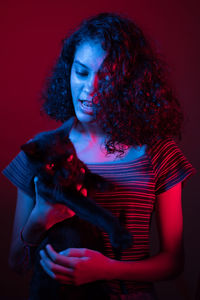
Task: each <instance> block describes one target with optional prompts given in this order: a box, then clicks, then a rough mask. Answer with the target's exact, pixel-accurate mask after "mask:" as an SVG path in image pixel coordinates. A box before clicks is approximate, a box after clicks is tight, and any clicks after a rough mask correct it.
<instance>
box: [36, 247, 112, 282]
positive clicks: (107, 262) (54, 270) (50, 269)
mask: <svg viewBox="0 0 200 300" xmlns="http://www.w3.org/2000/svg"><path fill="white" fill-rule="evenodd" d="M40 256H41V260H40V264H41V266H42V268H43V269H44V271H45V272H46V273H47V274H48V275H49V276H50V277H51V278H53V279H55V280H58V281H59V282H61V283H64V284H73V285H81V284H85V283H88V282H93V281H96V280H108V279H111V278H110V276H111V273H112V263H113V260H112V259H109V258H108V257H106V256H104V255H103V254H101V253H100V252H98V251H94V250H90V249H85V248H69V249H67V250H64V251H61V252H60V253H57V252H56V251H55V250H54V249H53V248H52V246H51V245H47V246H46V248H45V250H41V251H40Z"/></svg>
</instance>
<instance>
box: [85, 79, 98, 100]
mask: <svg viewBox="0 0 200 300" xmlns="http://www.w3.org/2000/svg"><path fill="white" fill-rule="evenodd" d="M96 87H97V76H91V78H88V80H87V81H86V82H85V86H84V92H85V93H87V94H88V95H90V96H91V95H93V94H94V91H95V89H96Z"/></svg>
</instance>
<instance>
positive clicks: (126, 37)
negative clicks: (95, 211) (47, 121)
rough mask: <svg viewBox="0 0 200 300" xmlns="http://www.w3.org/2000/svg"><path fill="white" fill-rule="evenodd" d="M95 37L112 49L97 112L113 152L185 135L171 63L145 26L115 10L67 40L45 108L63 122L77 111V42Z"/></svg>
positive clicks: (101, 77) (46, 92)
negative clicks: (72, 78) (73, 85)
mask: <svg viewBox="0 0 200 300" xmlns="http://www.w3.org/2000/svg"><path fill="white" fill-rule="evenodd" d="M90 40H94V41H98V42H100V43H101V45H102V48H103V49H104V50H105V51H106V53H107V55H106V58H105V59H104V61H103V63H102V65H101V67H100V69H99V71H98V79H99V80H98V86H97V88H96V90H95V93H94V97H93V104H94V115H95V118H96V122H97V124H99V126H100V127H101V128H102V129H103V131H104V132H105V135H106V142H105V147H106V150H107V153H114V152H116V151H117V152H119V153H120V155H121V154H123V153H124V147H123V146H122V145H127V146H138V145H140V146H141V145H147V146H150V145H152V144H153V143H154V142H155V141H157V140H158V139H161V138H167V137H172V138H173V137H177V138H178V139H181V127H182V122H183V113H182V111H181V107H180V104H179V101H178V99H177V98H176V96H175V95H174V92H173V90H172V88H171V87H170V86H169V84H168V81H167V76H166V73H167V72H166V69H167V68H166V64H165V63H164V62H163V61H162V60H161V59H160V58H159V57H158V55H157V54H156V53H154V52H155V51H153V49H152V47H151V45H150V43H149V41H147V39H146V38H145V37H144V34H143V32H142V30H141V29H140V28H139V27H138V26H137V25H136V24H135V23H134V22H133V21H132V20H130V19H128V18H127V17H124V16H122V15H119V14H115V13H101V14H98V15H97V16H94V17H91V18H89V19H87V20H84V21H83V22H82V23H81V24H80V26H79V27H78V28H76V30H75V31H74V32H73V33H72V34H70V35H68V36H67V37H66V38H65V39H64V41H63V47H62V50H61V54H60V56H59V58H58V60H57V63H56V65H55V66H54V68H53V70H52V73H51V75H50V76H49V78H48V79H47V81H46V85H45V88H44V90H43V93H42V99H43V105H42V110H43V111H44V112H45V113H47V114H48V115H49V116H50V117H51V118H53V119H56V120H57V121H58V120H59V121H61V122H64V121H66V120H67V119H69V118H70V117H71V116H74V115H75V112H74V108H73V103H72V96H71V91H70V72H71V66H72V63H73V59H74V54H75V51H76V49H77V47H78V46H79V45H80V44H81V43H83V42H84V41H90ZM97 99H98V100H97Z"/></svg>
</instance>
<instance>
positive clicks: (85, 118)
mask: <svg viewBox="0 0 200 300" xmlns="http://www.w3.org/2000/svg"><path fill="white" fill-rule="evenodd" d="M75 113H76V117H77V119H78V120H79V122H81V123H88V122H94V121H95V120H94V115H93V114H86V113H83V112H81V111H76V112H75Z"/></svg>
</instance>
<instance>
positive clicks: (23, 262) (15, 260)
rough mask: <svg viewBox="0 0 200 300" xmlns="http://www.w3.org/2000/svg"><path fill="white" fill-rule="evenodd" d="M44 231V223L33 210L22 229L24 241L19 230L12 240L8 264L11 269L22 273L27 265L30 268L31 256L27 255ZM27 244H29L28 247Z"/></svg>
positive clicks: (32, 250) (31, 252) (38, 241)
mask: <svg viewBox="0 0 200 300" xmlns="http://www.w3.org/2000/svg"><path fill="white" fill-rule="evenodd" d="M45 231H46V228H45V224H43V222H41V221H40V220H38V218H37V216H36V215H35V214H34V211H33V212H32V213H31V214H30V216H29V218H28V220H27V222H26V224H25V225H24V227H23V229H22V235H23V239H24V242H23V241H22V238H21V233H20V232H19V234H18V235H17V236H16V237H15V238H14V239H13V241H12V244H11V249H10V255H9V265H10V267H11V268H12V269H13V270H15V271H17V272H20V273H23V272H25V271H27V266H28V265H29V268H30V266H31V265H30V263H31V257H28V256H30V254H33V252H34V249H36V247H37V245H38V244H39V243H40V241H41V239H42V238H43V236H44V234H45ZM28 245H30V247H29V249H28ZM34 246H35V247H34ZM28 260H29V261H28Z"/></svg>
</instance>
